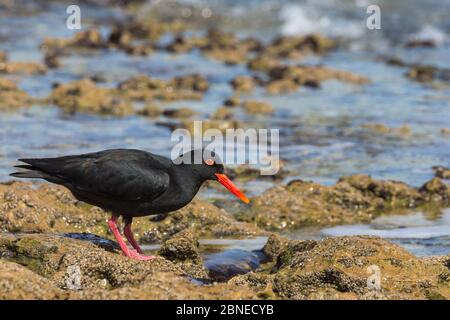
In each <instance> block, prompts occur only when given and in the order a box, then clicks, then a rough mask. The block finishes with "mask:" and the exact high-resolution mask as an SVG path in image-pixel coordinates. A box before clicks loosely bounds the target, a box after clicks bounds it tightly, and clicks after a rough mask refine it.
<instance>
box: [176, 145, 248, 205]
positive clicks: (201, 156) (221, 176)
mask: <svg viewBox="0 0 450 320" xmlns="http://www.w3.org/2000/svg"><path fill="white" fill-rule="evenodd" d="M174 162H175V163H176V164H177V162H178V163H180V164H181V163H183V164H187V165H189V167H190V168H191V170H192V171H193V172H194V174H195V175H196V176H198V177H200V178H201V179H202V180H216V181H219V182H220V183H221V184H222V185H223V186H224V187H225V188H227V189H228V190H229V191H230V192H231V193H232V194H234V195H235V196H236V197H238V198H239V199H241V200H242V201H243V202H245V203H249V202H250V200H249V199H248V198H247V197H246V196H245V195H244V194H243V193H242V191H240V190H239V189H238V187H236V186H235V184H234V183H233V182H232V181H231V180H230V179H229V178H228V177H227V176H226V175H225V173H224V171H225V168H224V166H223V163H222V159H221V158H220V157H219V156H218V155H217V154H216V153H214V152H213V151H210V150H207V149H196V150H191V151H189V152H187V153H185V154H183V155H182V156H180V157H179V158H178V159H176V160H175V161H174Z"/></svg>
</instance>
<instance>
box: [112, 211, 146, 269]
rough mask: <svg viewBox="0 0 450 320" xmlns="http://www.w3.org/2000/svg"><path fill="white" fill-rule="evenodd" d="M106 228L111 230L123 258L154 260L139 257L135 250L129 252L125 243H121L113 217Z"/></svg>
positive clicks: (115, 220) (142, 256)
mask: <svg viewBox="0 0 450 320" xmlns="http://www.w3.org/2000/svg"><path fill="white" fill-rule="evenodd" d="M108 226H109V228H110V229H111V232H112V233H113V235H114V237H115V238H116V240H117V242H118V243H119V246H120V249H122V252H123V254H124V255H125V256H127V257H129V258H132V259H136V260H151V259H153V258H154V256H144V255H141V254H139V253H138V252H136V251H135V250H130V249H129V248H128V247H127V244H126V243H125V241H123V239H122V236H121V235H120V232H119V228H117V218H116V217H115V216H114V215H113V216H111V219H109V220H108Z"/></svg>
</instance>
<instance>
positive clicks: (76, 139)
mask: <svg viewBox="0 0 450 320" xmlns="http://www.w3.org/2000/svg"><path fill="white" fill-rule="evenodd" d="M71 4H76V5H78V6H79V7H80V9H81V29H80V30H71V29H69V28H67V26H66V22H67V19H68V17H69V16H70V14H68V13H67V12H66V9H67V7H68V6H69V5H71ZM372 4H375V5H378V6H379V7H380V9H381V29H380V30H369V29H368V28H367V27H366V20H367V18H368V17H369V16H370V14H368V13H367V12H366V9H367V7H368V6H369V5H372ZM449 12H450V1H449V0H439V1H438V0H430V1H419V0H397V1H388V0H386V1H375V0H373V1H366V0H315V1H312V0H311V1H288V0H286V1H272V0H250V1H237V0H222V1H194V0H185V1H181V0H178V1H163V0H159V1H131V0H130V1H114V0H111V1H108V0H104V1H102V0H98V1H94V0H92V1H70V2H65V1H23V0H20V1H13V0H0V81H1V82H0V142H1V143H0V180H1V181H7V180H9V177H8V174H9V173H10V172H11V167H12V165H13V164H14V163H15V161H16V159H17V158H20V157H44V156H45V157H49V156H59V155H65V154H77V153H83V152H89V151H97V150H101V149H106V148H118V147H120V148H122V147H124V148H140V149H145V150H148V151H151V152H154V153H158V154H163V155H166V156H169V155H170V148H171V145H172V143H171V141H170V134H171V132H172V130H173V129H175V128H189V127H190V123H191V121H192V120H204V121H205V123H207V126H208V127H213V128H215V127H218V128H221V129H225V128H234V127H243V128H246V127H255V128H277V129H279V130H280V158H281V161H282V164H283V170H282V171H281V172H280V174H279V176H277V177H275V178H270V179H267V178H261V177H257V176H252V178H251V179H247V180H245V181H242V182H241V183H242V184H243V185H245V189H246V191H247V192H248V193H249V194H250V195H257V194H260V193H261V192H263V191H265V190H267V189H268V188H269V187H271V186H273V185H274V184H277V183H283V182H288V181H290V180H292V179H296V178H301V179H305V180H313V181H315V182H318V183H321V184H326V185H331V184H334V183H335V182H336V181H337V179H338V178H339V177H342V176H345V175H350V174H355V173H364V174H370V175H372V176H373V177H374V178H377V179H395V180H400V181H403V182H406V183H408V184H410V185H412V186H415V187H417V186H420V185H422V184H423V183H424V182H425V181H427V180H429V179H430V178H431V177H433V176H434V174H435V172H434V170H433V167H434V166H437V165H443V166H448V165H449V157H450V117H449V115H450V86H449V83H450V71H449V70H450V59H449V57H450V41H449V35H450V19H449V15H448V14H449ZM137 75H141V77H140V78H139V77H137ZM80 81H81V82H80ZM247 169H248V168H247ZM247 169H246V170H247ZM235 170H238V169H237V168H235ZM247 171H251V170H247ZM205 196H208V194H205ZM447 217H448V215H447ZM417 219H419V220H420V219H422V217H418V218H417ZM417 219H413V220H414V221H415V222H414V223H416V222H417ZM447 220H448V219H447ZM402 223H403V224H405V223H406V222H404V221H403V222H400V224H402ZM432 224H433V225H435V224H436V225H438V227H439V228H440V229H439V230H440V231H439V232H440V233H439V232H438V233H439V234H438V236H442V232H444V235H445V233H446V234H447V237H448V221H446V220H445V219H444V220H442V221H441V220H439V221H438V222H433V223H432ZM442 230H444V231H442ZM445 230H447V231H445ZM333 232H334V231H333ZM346 232H347V233H348V232H350V231H344V232H343V233H346ZM333 234H334V233H333ZM444 246H448V242H447V244H446V245H444Z"/></svg>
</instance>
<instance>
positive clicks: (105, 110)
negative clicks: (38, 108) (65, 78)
mask: <svg viewBox="0 0 450 320" xmlns="http://www.w3.org/2000/svg"><path fill="white" fill-rule="evenodd" d="M49 99H50V101H51V102H52V103H54V104H56V105H57V106H59V107H61V108H62V109H63V110H64V111H66V112H69V113H73V112H83V113H93V114H102V115H115V116H125V115H129V114H132V113H133V112H134V111H133V107H132V105H131V104H130V103H129V102H128V101H127V100H126V99H123V98H121V97H119V96H118V95H117V94H115V93H114V91H113V90H111V89H107V88H101V87H98V86H97V85H96V84H95V83H94V82H93V81H91V80H89V79H84V80H78V81H73V82H70V83H68V84H62V85H59V86H57V87H56V88H55V89H54V90H53V92H52V93H51V95H50V97H49Z"/></svg>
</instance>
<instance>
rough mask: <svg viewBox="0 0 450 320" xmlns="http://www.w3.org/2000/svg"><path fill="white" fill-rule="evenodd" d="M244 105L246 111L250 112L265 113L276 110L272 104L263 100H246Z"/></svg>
mask: <svg viewBox="0 0 450 320" xmlns="http://www.w3.org/2000/svg"><path fill="white" fill-rule="evenodd" d="M242 107H243V108H244V110H245V112H247V113H249V114H263V113H272V112H274V108H273V107H272V106H271V105H270V104H268V103H266V102H261V101H253V100H249V101H245V102H244V103H243V104H242Z"/></svg>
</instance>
